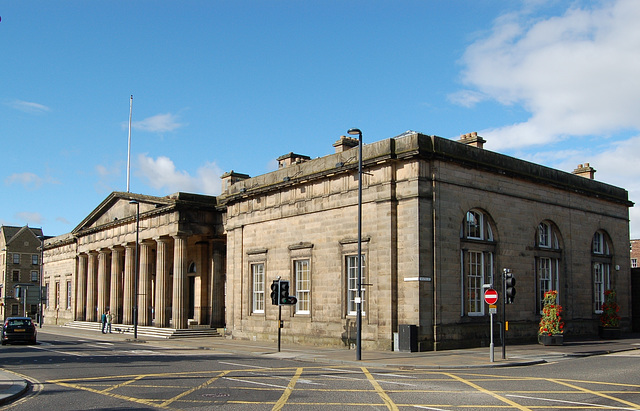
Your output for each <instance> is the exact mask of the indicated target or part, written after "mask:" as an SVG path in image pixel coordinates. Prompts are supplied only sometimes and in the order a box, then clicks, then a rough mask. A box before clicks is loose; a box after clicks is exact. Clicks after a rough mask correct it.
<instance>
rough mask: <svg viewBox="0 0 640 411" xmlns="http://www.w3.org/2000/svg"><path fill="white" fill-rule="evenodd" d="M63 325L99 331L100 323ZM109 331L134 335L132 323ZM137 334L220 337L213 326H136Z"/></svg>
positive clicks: (87, 322) (149, 335)
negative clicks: (177, 327) (185, 327)
mask: <svg viewBox="0 0 640 411" xmlns="http://www.w3.org/2000/svg"><path fill="white" fill-rule="evenodd" d="M63 327H69V328H76V329H80V330H88V331H96V332H100V330H101V329H102V324H101V323H99V322H94V321H71V322H69V323H66V324H65V325H64V326H63ZM111 331H112V332H113V333H121V334H127V335H129V334H130V335H132V336H133V335H134V334H135V330H134V327H133V325H130V324H111ZM138 336H144V337H155V338H165V339H169V338H172V339H176V338H197V337H222V335H221V334H220V333H219V332H218V330H217V329H215V328H200V327H198V328H187V329H175V328H158V327H149V326H142V325H139V326H138Z"/></svg>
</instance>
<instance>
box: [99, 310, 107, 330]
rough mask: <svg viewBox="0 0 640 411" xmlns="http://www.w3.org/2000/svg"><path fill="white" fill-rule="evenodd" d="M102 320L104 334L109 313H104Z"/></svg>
mask: <svg viewBox="0 0 640 411" xmlns="http://www.w3.org/2000/svg"><path fill="white" fill-rule="evenodd" d="M100 322H102V334H105V331H104V330H105V328H106V327H107V313H106V312H104V313H102V317H101V318H100Z"/></svg>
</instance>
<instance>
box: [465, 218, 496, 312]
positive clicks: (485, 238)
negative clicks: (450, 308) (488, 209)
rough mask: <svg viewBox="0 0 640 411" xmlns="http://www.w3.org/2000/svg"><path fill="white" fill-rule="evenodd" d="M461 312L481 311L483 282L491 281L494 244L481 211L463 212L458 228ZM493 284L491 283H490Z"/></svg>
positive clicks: (483, 310) (483, 306)
mask: <svg viewBox="0 0 640 411" xmlns="http://www.w3.org/2000/svg"><path fill="white" fill-rule="evenodd" d="M460 242H461V244H460V248H461V252H460V258H461V284H462V289H463V290H464V291H463V293H462V295H461V313H460V314H461V315H463V316H464V315H468V316H481V315H484V314H485V304H484V297H483V296H484V289H483V285H485V284H494V271H495V267H494V255H495V247H496V243H495V241H494V238H493V230H492V228H491V224H490V218H489V216H488V215H487V214H486V213H484V212H483V211H481V210H470V211H468V212H467V213H466V215H465V218H464V220H463V222H462V226H461V230H460ZM494 285H495V284H494Z"/></svg>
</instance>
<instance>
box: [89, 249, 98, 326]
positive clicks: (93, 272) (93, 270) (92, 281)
mask: <svg viewBox="0 0 640 411" xmlns="http://www.w3.org/2000/svg"><path fill="white" fill-rule="evenodd" d="M88 254H89V259H88V263H87V315H86V320H87V321H96V320H98V318H97V315H96V309H97V301H96V297H97V293H98V253H97V252H95V251H89V253H88Z"/></svg>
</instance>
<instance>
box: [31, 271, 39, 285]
mask: <svg viewBox="0 0 640 411" xmlns="http://www.w3.org/2000/svg"><path fill="white" fill-rule="evenodd" d="M38 274H39V273H38V272H37V271H35V270H31V282H32V283H37V282H38V278H39V277H40V276H39V275H38Z"/></svg>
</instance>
